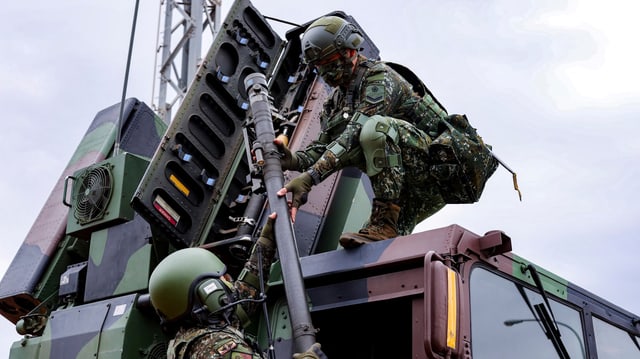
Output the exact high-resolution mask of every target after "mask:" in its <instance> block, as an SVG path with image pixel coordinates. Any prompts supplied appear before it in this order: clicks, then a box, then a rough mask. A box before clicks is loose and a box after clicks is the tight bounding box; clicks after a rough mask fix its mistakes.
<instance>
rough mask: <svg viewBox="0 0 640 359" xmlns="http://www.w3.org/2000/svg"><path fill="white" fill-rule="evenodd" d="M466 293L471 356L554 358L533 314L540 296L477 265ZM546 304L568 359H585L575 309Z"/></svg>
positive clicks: (580, 328)
mask: <svg viewBox="0 0 640 359" xmlns="http://www.w3.org/2000/svg"><path fill="white" fill-rule="evenodd" d="M470 292H471V299H470V306H471V338H472V344H471V348H472V352H473V358H475V359H485V358H486V359H489V358H520V359H538V358H558V354H557V351H556V349H555V348H554V346H553V343H552V342H551V341H550V340H549V339H548V338H547V336H546V335H545V332H544V327H543V325H542V323H541V320H540V318H539V317H538V316H537V315H536V311H535V310H534V306H535V305H540V304H541V303H544V300H543V298H542V296H541V295H540V294H538V293H537V292H535V291H533V290H531V289H529V288H527V287H524V286H523V285H521V284H519V283H516V282H514V281H511V280H508V279H505V278H504V277H502V276H499V275H497V274H495V273H492V272H490V271H488V270H486V269H484V268H480V267H477V268H475V269H474V270H473V272H472V273H471V282H470ZM549 300H550V305H551V309H552V311H553V316H554V317H555V321H556V325H557V326H558V328H559V330H560V334H561V335H560V340H561V341H562V343H563V344H564V347H565V348H566V350H567V352H568V354H569V356H570V357H571V358H586V356H585V349H584V339H583V334H582V325H581V320H580V315H579V313H578V311H576V310H575V309H573V308H570V307H569V306H567V305H564V304H562V303H560V302H558V301H556V300H553V299H552V298H549Z"/></svg>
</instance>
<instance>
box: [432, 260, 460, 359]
mask: <svg viewBox="0 0 640 359" xmlns="http://www.w3.org/2000/svg"><path fill="white" fill-rule="evenodd" d="M424 274H425V283H424V288H425V291H424V315H425V318H424V325H425V328H424V349H425V352H426V354H427V357H428V358H431V359H442V358H450V357H451V353H452V352H454V351H455V350H456V348H457V345H458V330H459V323H458V308H459V304H458V302H459V300H458V292H459V291H458V286H459V284H458V283H459V275H458V273H457V272H455V271H454V270H453V269H451V268H449V267H447V265H446V264H445V263H444V259H443V258H442V257H441V256H440V255H438V254H437V253H435V252H433V251H430V252H429V253H427V255H426V256H425V259H424Z"/></svg>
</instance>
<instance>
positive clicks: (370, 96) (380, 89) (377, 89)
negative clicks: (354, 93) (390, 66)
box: [365, 84, 384, 105]
mask: <svg viewBox="0 0 640 359" xmlns="http://www.w3.org/2000/svg"><path fill="white" fill-rule="evenodd" d="M383 100H384V85H382V84H370V85H369V86H367V88H366V89H365V101H366V102H367V103H370V104H374V105H375V104H378V103H380V102H382V101H383Z"/></svg>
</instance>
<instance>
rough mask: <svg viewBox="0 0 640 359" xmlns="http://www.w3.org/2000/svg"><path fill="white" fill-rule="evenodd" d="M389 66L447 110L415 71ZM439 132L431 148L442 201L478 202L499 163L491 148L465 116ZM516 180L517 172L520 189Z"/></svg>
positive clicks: (445, 123) (442, 124)
mask: <svg viewBox="0 0 640 359" xmlns="http://www.w3.org/2000/svg"><path fill="white" fill-rule="evenodd" d="M386 64H387V65H388V66H389V67H391V68H392V69H393V70H395V71H396V72H397V73H398V74H400V76H402V77H404V79H405V80H407V81H408V82H409V83H410V84H411V85H412V86H413V89H414V91H416V93H417V94H418V95H420V96H421V97H424V96H425V95H429V96H431V98H432V99H433V101H435V102H436V103H437V104H438V105H439V106H440V107H441V108H442V109H444V106H442V104H440V103H439V102H438V100H437V99H436V97H435V96H434V95H433V93H431V91H430V90H429V88H427V86H426V85H425V84H424V83H423V82H422V80H420V78H419V77H418V76H417V75H416V74H415V73H414V72H413V71H411V70H410V69H408V68H407V67H405V66H403V65H400V64H397V63H393V62H386ZM445 111H446V110H445ZM422 130H427V129H422ZM436 133H437V135H436V136H434V137H433V138H434V140H433V142H432V144H431V146H430V147H429V156H430V158H431V161H430V162H431V165H430V172H431V175H432V176H433V177H434V178H435V179H436V181H437V182H438V187H439V188H440V193H441V195H442V198H443V199H444V201H445V202H446V203H449V204H457V203H474V202H477V201H478V200H479V199H480V195H481V194H482V190H483V189H484V185H485V183H486V182H487V180H488V179H489V177H491V175H492V174H493V173H494V172H495V171H496V168H497V167H498V163H499V161H498V159H497V158H496V157H495V155H494V154H493V153H492V152H491V146H490V145H487V144H485V143H484V141H483V140H482V138H481V137H480V135H478V132H477V131H476V129H475V128H473V127H472V126H471V124H470V123H469V120H468V119H467V116H466V115H457V114H455V115H449V116H447V117H446V118H444V119H441V120H440V123H439V124H438V129H437V131H436ZM511 172H512V171H511ZM512 173H513V172H512ZM515 181H516V180H515V173H514V186H516V189H517V185H516V182H515Z"/></svg>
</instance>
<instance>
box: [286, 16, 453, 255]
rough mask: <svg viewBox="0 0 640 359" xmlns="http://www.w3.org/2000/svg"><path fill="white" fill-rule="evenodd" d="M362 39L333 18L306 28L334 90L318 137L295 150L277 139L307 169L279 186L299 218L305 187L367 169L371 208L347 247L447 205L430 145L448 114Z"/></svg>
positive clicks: (310, 49)
mask: <svg viewBox="0 0 640 359" xmlns="http://www.w3.org/2000/svg"><path fill="white" fill-rule="evenodd" d="M363 40H364V39H363V38H362V36H361V35H360V34H359V32H358V30H357V29H356V28H355V26H353V25H352V24H350V23H348V22H347V21H345V20H344V19H342V18H339V17H335V16H326V17H322V18H320V19H318V20H316V21H315V22H313V23H312V24H311V25H310V26H309V27H308V28H307V30H306V31H305V33H304V35H303V36H302V50H303V54H304V59H305V61H306V62H307V63H309V64H310V65H311V66H314V67H315V69H316V70H317V72H318V74H319V75H320V76H321V77H322V79H323V80H324V81H325V82H326V83H327V84H329V85H330V86H333V87H334V90H333V92H332V94H331V95H330V98H329V100H328V101H327V102H326V103H325V105H324V109H323V112H322V114H321V125H322V132H321V133H320V136H319V138H318V139H317V140H316V141H314V142H313V143H312V144H311V145H310V146H308V147H307V148H306V149H304V150H302V151H297V152H295V153H291V151H289V150H288V149H287V148H286V147H285V146H284V145H283V144H282V143H280V142H279V141H276V144H277V145H278V146H279V149H280V150H281V151H282V152H283V160H282V164H283V167H284V168H285V169H292V170H297V171H300V172H302V174H301V175H300V176H299V177H297V178H295V179H293V180H292V181H291V182H289V183H288V184H287V185H286V186H285V188H283V189H282V190H280V192H279V194H280V195H285V194H286V193H287V192H292V193H293V199H292V217H294V218H295V213H296V211H297V208H298V207H299V206H300V205H301V204H302V202H303V198H305V193H306V192H309V191H310V190H311V187H312V186H313V185H315V184H318V183H320V182H321V181H322V180H324V179H325V178H327V177H328V176H329V175H331V174H332V173H334V172H336V171H338V170H340V169H342V168H344V167H347V166H354V167H357V168H359V169H360V170H362V171H363V172H366V173H367V175H368V177H369V179H370V180H371V185H372V187H373V193H374V196H375V198H374V200H373V203H372V212H371V215H370V217H369V220H368V222H367V224H366V225H365V226H364V228H362V229H361V230H360V231H359V232H358V233H344V234H343V235H342V236H341V238H340V243H341V244H342V246H343V247H345V248H349V247H355V246H358V245H361V244H363V243H368V242H371V241H378V240H382V239H387V238H393V237H396V236H398V235H406V234H410V233H411V231H412V230H413V229H414V227H415V226H416V224H417V223H418V222H420V221H422V220H423V219H425V218H427V217H429V216H431V215H432V214H434V213H436V212H437V211H439V210H440V209H441V208H442V207H443V206H444V205H445V201H444V200H443V198H442V196H441V194H440V191H439V189H438V186H437V183H436V179H435V178H434V177H433V176H430V169H429V163H430V159H429V146H430V144H431V142H432V138H433V137H435V136H436V135H437V131H438V125H439V120H441V119H442V118H444V117H445V116H447V113H446V111H445V109H444V108H443V107H442V106H441V105H440V104H439V103H438V102H437V101H436V100H435V98H434V97H433V96H432V95H431V94H430V93H429V92H428V90H426V92H425V93H424V94H422V96H421V95H419V94H418V93H416V91H415V90H414V88H413V86H412V84H410V83H409V82H408V81H407V80H406V79H405V78H403V77H402V76H401V75H400V74H399V73H398V72H397V71H395V70H394V69H393V68H392V67H391V66H390V65H389V64H387V63H384V62H381V61H374V60H370V59H367V58H365V57H364V56H362V55H361V54H359V52H358V49H359V48H360V45H361V43H362V42H363ZM402 69H404V68H402ZM404 70H405V71H408V70H407V69H404ZM408 73H410V74H412V73H411V72H410V71H409V72H408ZM418 81H419V80H418ZM420 84H421V83H420ZM425 89H426V88H425Z"/></svg>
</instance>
